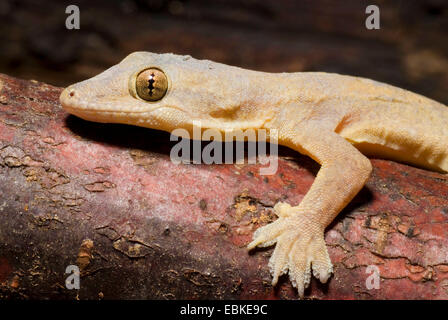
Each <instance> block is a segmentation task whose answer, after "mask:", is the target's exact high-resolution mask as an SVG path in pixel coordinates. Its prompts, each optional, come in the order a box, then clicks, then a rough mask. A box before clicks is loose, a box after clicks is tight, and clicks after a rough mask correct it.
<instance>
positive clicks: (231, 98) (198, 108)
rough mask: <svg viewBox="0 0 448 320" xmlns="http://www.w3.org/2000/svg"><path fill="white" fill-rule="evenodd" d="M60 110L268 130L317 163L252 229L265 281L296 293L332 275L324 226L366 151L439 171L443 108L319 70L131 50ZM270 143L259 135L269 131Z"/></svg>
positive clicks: (349, 191)
mask: <svg viewBox="0 0 448 320" xmlns="http://www.w3.org/2000/svg"><path fill="white" fill-rule="evenodd" d="M60 102H61V105H62V107H63V108H64V109H65V110H66V111H67V112H69V113H71V114H73V115H75V116H78V117H80V118H82V119H85V120H89V121H95V122H102V123H123V124H130V125H137V126H142V127H148V128H152V129H157V130H163V131H167V132H172V131H173V130H175V129H178V128H182V129H185V130H187V131H188V132H190V133H191V132H193V130H194V128H195V126H197V124H196V123H197V122H200V124H201V126H202V129H206V128H211V129H216V130H219V131H220V132H225V131H228V130H247V129H254V130H261V129H264V130H272V129H276V130H277V132H278V137H277V139H278V141H277V142H278V144H279V145H284V146H286V147H289V148H291V149H293V150H295V151H297V152H299V153H301V154H304V155H307V156H309V157H311V158H312V159H313V160H314V161H316V162H317V163H319V164H320V169H319V171H318V172H317V174H316V177H315V180H314V182H313V183H312V185H311V187H310V189H309V190H308V192H307V193H306V194H305V196H304V197H303V199H302V200H301V202H300V203H299V204H298V205H296V206H292V205H291V204H288V203H286V202H281V201H280V202H278V203H277V204H275V206H274V207H273V210H274V212H275V214H276V215H277V217H278V218H277V219H276V220H275V221H274V222H272V223H270V224H267V225H265V226H263V227H260V228H258V229H257V230H256V231H255V232H254V235H253V241H252V242H250V243H249V244H248V249H249V250H252V249H254V248H255V247H268V246H273V245H275V248H274V251H273V253H272V255H271V257H270V260H269V263H268V267H269V270H270V273H271V275H272V285H273V286H275V285H276V284H277V282H278V279H279V276H281V275H282V274H289V278H290V281H291V283H292V284H293V286H294V287H296V288H297V292H298V295H299V297H301V298H303V296H304V291H305V289H306V288H307V287H308V286H309V284H310V280H311V276H312V275H314V276H315V277H316V278H317V279H319V280H320V281H321V282H322V283H325V282H327V280H328V279H329V278H330V276H331V274H332V273H333V265H332V262H331V260H330V257H329V254H328V251H327V247H326V244H325V239H324V232H325V229H326V227H327V226H328V225H329V224H330V223H331V222H332V221H333V219H335V217H336V216H337V215H338V213H339V212H340V211H341V210H342V209H343V208H344V207H345V206H346V205H347V204H348V203H349V202H350V201H351V200H352V199H353V197H354V196H355V195H356V194H357V193H358V192H359V191H360V190H361V188H362V187H363V186H364V185H365V184H366V181H367V180H368V178H369V176H370V174H371V172H372V165H371V162H370V160H369V158H368V156H375V157H380V158H384V159H391V160H395V161H399V162H404V163H408V164H411V165H414V166H417V167H421V168H425V169H428V170H432V171H438V172H441V173H447V172H448V108H447V107H446V106H445V105H443V104H441V103H438V102H436V101H434V100H431V99H429V98H426V97H424V96H421V95H419V94H416V93H413V92H410V91H407V90H404V89H400V88H397V87H394V86H391V85H388V84H384V83H381V82H377V81H374V80H370V79H366V78H361V77H355V76H347V75H340V74H335V73H325V72H294V73H268V72H261V71H253V70H246V69H243V68H239V67H235V66H229V65H225V64H221V63H216V62H213V61H209V60H197V59H194V58H193V57H191V56H181V55H175V54H170V53H168V54H156V53H151V52H134V53H132V54H130V55H128V56H127V57H126V58H125V59H124V60H122V61H121V62H120V63H119V64H117V65H115V66H112V67H111V68H109V69H107V70H106V71H104V72H102V73H100V74H99V75H97V76H95V77H93V78H91V79H88V80H85V81H82V82H79V83H76V84H74V85H71V86H68V87H67V88H65V89H64V90H63V92H62V93H61V96H60ZM268 139H269V136H268Z"/></svg>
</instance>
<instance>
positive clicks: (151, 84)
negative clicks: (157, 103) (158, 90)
mask: <svg viewBox="0 0 448 320" xmlns="http://www.w3.org/2000/svg"><path fill="white" fill-rule="evenodd" d="M154 77H155V74H154V72H153V73H151V77H149V80H148V89H149V95H150V96H151V97H152V95H153V93H154V82H156V80H154Z"/></svg>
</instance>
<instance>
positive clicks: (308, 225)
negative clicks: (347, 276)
mask: <svg viewBox="0 0 448 320" xmlns="http://www.w3.org/2000/svg"><path fill="white" fill-rule="evenodd" d="M274 210H275V212H276V214H277V215H278V217H279V218H278V219H277V220H276V221H275V222H273V223H271V224H269V225H267V226H264V227H261V228H259V229H258V230H257V231H255V233H254V238H253V239H254V240H253V241H252V242H251V243H250V244H249V245H248V248H249V250H250V249H253V248H255V247H257V246H259V247H268V246H271V245H273V244H274V243H276V247H275V250H274V253H273V254H272V256H271V259H270V260H269V269H270V271H271V274H272V277H273V279H272V285H273V286H275V285H276V284H277V281H278V277H279V276H281V275H282V274H286V273H287V272H288V271H289V278H290V279H291V282H292V284H293V286H294V287H296V288H297V291H298V293H299V296H300V297H301V298H302V297H303V294H304V291H305V289H306V288H307V287H308V285H309V283H310V280H311V269H312V270H313V274H314V276H315V277H316V278H318V279H319V280H320V281H321V282H322V283H325V282H326V281H327V280H328V278H329V277H330V275H331V273H332V271H333V266H332V264H331V260H330V257H329V256H328V252H327V247H326V245H325V240H324V227H322V226H320V225H319V224H318V223H315V222H313V221H312V220H311V219H310V218H309V217H308V218H307V216H306V214H305V213H301V212H298V209H297V207H291V206H290V205H289V204H287V203H283V202H280V203H278V204H277V205H276V206H275V207H274Z"/></svg>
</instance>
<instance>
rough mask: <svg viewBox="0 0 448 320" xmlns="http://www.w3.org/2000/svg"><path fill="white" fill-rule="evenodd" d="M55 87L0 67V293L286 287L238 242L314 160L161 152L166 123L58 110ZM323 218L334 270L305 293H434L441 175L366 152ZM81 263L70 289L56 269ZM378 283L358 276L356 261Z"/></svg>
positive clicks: (253, 294)
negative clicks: (347, 188)
mask: <svg viewBox="0 0 448 320" xmlns="http://www.w3.org/2000/svg"><path fill="white" fill-rule="evenodd" d="M60 91H61V89H60V88H56V87H52V86H49V85H46V84H43V83H38V82H35V81H24V80H19V79H15V78H11V77H9V76H6V75H0V221H1V223H0V298H18V299H20V298H24V299H26V298H38V299H42V298H45V299H46V298H51V299H75V298H76V297H78V298H80V299H102V298H105V299H133V298H138V299H146V298H150V299H181V298H184V299H206V298H209V299H223V298H227V299H256V298H260V299H265V298H269V299H270V298H279V299H294V298H296V297H297V295H296V292H295V291H294V290H293V288H292V287H291V284H290V283H289V281H288V279H287V278H286V277H283V278H282V279H281V281H280V284H279V286H278V287H277V288H276V289H273V288H272V287H271V285H270V281H271V278H270V275H269V272H268V268H267V262H268V259H269V256H270V254H271V252H272V249H267V250H258V251H256V252H254V253H251V254H249V253H248V252H247V250H246V249H245V245H246V244H247V243H248V242H249V240H250V239H251V236H252V233H253V231H254V230H256V229H257V228H258V227H259V226H261V225H264V224H266V223H269V222H270V221H272V220H274V219H275V215H274V214H273V212H272V206H273V205H274V204H275V203H276V202H277V201H279V200H285V199H287V200H288V202H289V203H291V204H292V205H296V204H297V203H299V202H300V200H301V199H302V198H303V196H304V194H305V193H306V192H307V190H308V188H309V187H310V185H311V183H312V182H313V179H314V175H315V173H316V171H317V170H318V166H317V165H316V164H315V163H313V162H312V161H311V160H310V159H308V158H306V157H303V156H300V155H298V154H296V153H294V152H292V151H291V150H287V149H285V148H281V149H280V151H281V153H280V159H279V169H278V172H277V173H276V174H275V175H273V176H269V177H263V176H260V175H259V171H258V169H259V165H247V164H245V165H187V164H183V165H175V164H173V163H172V162H171V161H170V159H169V151H170V148H171V146H172V145H173V144H172V143H171V142H169V135H168V134H166V133H163V132H158V131H154V130H149V129H144V128H136V127H129V126H124V125H106V124H98V123H91V122H86V121H83V120H80V119H78V118H76V117H73V116H69V115H67V114H66V113H65V112H64V111H63V110H62V109H61V107H60V105H59V102H58V97H59V94H60ZM372 162H373V165H374V170H373V174H372V177H371V178H370V180H369V182H368V184H367V185H366V187H365V188H364V189H363V190H362V191H361V193H360V194H359V195H358V196H357V197H356V198H355V199H354V201H353V202H352V203H351V204H350V205H349V207H348V208H347V209H346V210H344V212H342V213H341V214H340V215H339V216H338V217H337V219H336V220H335V221H334V222H333V223H332V224H331V226H330V227H329V228H328V230H327V232H326V241H327V243H328V246H329V253H330V256H331V258H332V261H333V263H334V265H335V268H334V270H335V274H334V276H333V277H332V278H331V279H330V281H329V283H328V284H325V285H322V284H320V283H318V282H317V281H316V279H313V280H312V284H311V288H310V289H308V290H307V291H306V294H307V297H310V298H318V299H447V298H448V292H447V288H448V240H447V239H448V237H447V233H448V226H447V222H448V199H447V194H448V177H447V175H442V174H439V173H434V172H429V171H425V170H421V169H417V168H413V167H410V166H406V165H403V164H398V163H395V162H391V161H385V160H372ZM72 264H73V265H77V266H78V267H79V268H80V271H81V286H80V289H79V290H68V289H66V287H65V279H66V277H67V276H68V275H67V274H65V269H66V267H67V266H68V265H72ZM371 265H374V266H376V267H377V268H378V270H379V273H380V276H381V278H380V282H379V284H380V288H379V289H372V290H369V289H367V287H366V280H367V278H368V276H369V274H366V270H367V267H368V266H371Z"/></svg>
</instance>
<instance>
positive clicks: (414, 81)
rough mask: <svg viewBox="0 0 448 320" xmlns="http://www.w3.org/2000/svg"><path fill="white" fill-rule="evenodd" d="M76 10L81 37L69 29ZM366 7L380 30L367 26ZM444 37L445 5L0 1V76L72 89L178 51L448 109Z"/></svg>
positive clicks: (350, 0) (356, 0)
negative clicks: (140, 59) (327, 77)
mask: <svg viewBox="0 0 448 320" xmlns="http://www.w3.org/2000/svg"><path fill="white" fill-rule="evenodd" d="M69 4H76V5H78V6H79V8H80V11H81V29H80V30H67V29H66V28H65V19H66V18H67V14H66V13H65V8H66V6H67V5H69ZM369 4H376V5H378V6H379V7H380V10H381V29H380V30H367V29H366V28H365V19H366V18H367V14H366V13H365V8H366V7H367V6H368V5H369ZM447 30H448V1H446V0H426V1H423V0H419V1H418V0H396V1H392V0H388V1H363V0H345V1H337V0H319V1H317V0H314V1H313V0H303V1H291V0H278V1H274V0H271V1H255V0H226V1H224V0H184V1H178V0H176V1H173V0H171V1H169V0H115V1H106V0H99V1H87V0H84V1H58V0H47V1H30V0H1V1H0V72H3V73H6V74H9V75H12V76H16V77H20V78H25V79H36V80H39V81H44V82H48V83H50V84H54V85H57V86H66V85H68V84H70V83H73V82H77V81H80V80H83V79H86V78H89V77H91V76H93V75H95V74H97V73H99V72H101V71H103V70H104V69H106V68H108V67H110V66H111V65H113V64H116V63H117V62H119V61H120V60H121V59H123V58H124V57H125V56H126V55H127V54H129V53H130V52H133V51H140V50H144V51H152V52H174V53H178V54H190V55H192V56H193V57H195V58H206V59H211V60H214V61H218V62H223V63H226V64H231V65H237V66H241V67H244V68H250V69H256V70H262V71H272V72H292V71H326V72H337V73H342V74H349V75H357V76H363V77H368V78H371V79H375V80H379V81H383V82H387V83H390V84H393V85H396V86H399V87H402V88H406V89H408V90H411V91H414V92H417V93H420V94H423V95H425V96H428V97H430V98H433V99H435V100H438V101H440V102H442V103H444V104H448V37H447Z"/></svg>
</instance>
